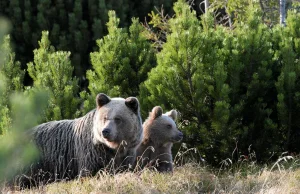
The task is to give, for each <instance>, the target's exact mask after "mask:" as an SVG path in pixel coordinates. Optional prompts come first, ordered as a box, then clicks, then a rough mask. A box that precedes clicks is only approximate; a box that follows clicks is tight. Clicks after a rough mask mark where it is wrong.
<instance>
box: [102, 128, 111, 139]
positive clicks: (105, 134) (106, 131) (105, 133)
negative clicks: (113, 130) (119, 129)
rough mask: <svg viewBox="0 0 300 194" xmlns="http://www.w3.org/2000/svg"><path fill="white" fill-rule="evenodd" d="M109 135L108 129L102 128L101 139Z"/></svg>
mask: <svg viewBox="0 0 300 194" xmlns="http://www.w3.org/2000/svg"><path fill="white" fill-rule="evenodd" d="M109 134H110V129H109V128H104V129H103V131H102V135H103V137H105V138H107V137H108V136H109Z"/></svg>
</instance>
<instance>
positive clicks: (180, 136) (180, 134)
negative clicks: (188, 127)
mask: <svg viewBox="0 0 300 194" xmlns="http://www.w3.org/2000/svg"><path fill="white" fill-rule="evenodd" d="M178 137H179V138H180V139H182V138H183V133H182V132H181V131H180V132H179V134H178Z"/></svg>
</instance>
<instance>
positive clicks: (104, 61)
mask: <svg viewBox="0 0 300 194" xmlns="http://www.w3.org/2000/svg"><path fill="white" fill-rule="evenodd" d="M118 25H119V18H117V17H116V15H115V12H113V11H111V12H109V22H108V23H107V27H108V32H109V34H108V35H107V36H105V37H104V38H103V39H100V40H98V41H97V43H98V46H99V51H98V52H93V53H91V62H92V65H93V68H94V71H92V70H89V71H88V72H87V79H88V80H89V90H90V91H91V94H92V96H93V98H94V96H96V95H97V94H98V93H99V92H104V93H106V94H108V95H110V96H138V95H139V85H140V84H141V83H142V82H144V81H145V80H146V78H147V73H148V72H149V71H150V70H151V68H152V67H154V66H155V65H156V59H155V54H154V49H153V48H152V47H151V44H150V43H149V42H148V41H147V40H146V38H144V37H143V35H142V34H141V33H142V31H143V27H142V26H141V25H140V24H139V22H138V20H137V19H132V25H131V26H130V28H129V32H126V30H125V29H122V28H118ZM93 102H94V100H93Z"/></svg>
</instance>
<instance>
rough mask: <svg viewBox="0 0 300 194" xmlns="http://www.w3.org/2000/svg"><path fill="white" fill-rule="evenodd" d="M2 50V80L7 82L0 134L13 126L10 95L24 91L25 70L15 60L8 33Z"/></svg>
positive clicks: (1, 103)
mask: <svg viewBox="0 0 300 194" xmlns="http://www.w3.org/2000/svg"><path fill="white" fill-rule="evenodd" d="M0 47H1V48H0V49H1V52H2V54H3V55H2V56H1V57H2V61H1V62H2V64H1V66H0V74H1V75H5V76H1V78H0V81H1V82H2V83H4V84H5V87H3V90H2V91H1V93H0V134H3V133H5V132H7V131H8V129H9V128H10V127H11V115H10V109H11V106H10V103H9V96H10V95H11V94H12V93H14V92H17V91H23V78H24V74H25V72H24V71H22V70H21V64H20V62H18V61H15V53H14V52H13V51H12V49H11V45H10V37H9V35H7V36H6V37H5V38H4V41H3V43H2V45H0Z"/></svg>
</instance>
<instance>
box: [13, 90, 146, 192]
mask: <svg viewBox="0 0 300 194" xmlns="http://www.w3.org/2000/svg"><path fill="white" fill-rule="evenodd" d="M96 104H97V107H96V109H94V110H92V111H90V112H89V113H87V114H86V115H85V116H83V117H81V118H77V119H74V120H61V121H51V122H48V123H43V124H41V125H38V126H36V127H35V128H34V129H33V130H32V132H33V141H34V142H35V144H36V145H37V147H38V148H39V150H40V158H39V160H38V161H36V162H35V163H34V164H32V165H31V167H30V168H28V169H27V170H25V171H24V172H21V173H20V174H22V175H20V176H16V177H15V181H16V182H15V183H16V184H18V185H20V186H21V187H30V186H37V185H38V184H40V183H41V184H44V183H48V182H53V181H58V180H61V179H74V178H76V177H80V176H86V175H93V174H95V173H97V172H98V171H99V170H100V169H104V168H107V167H108V166H111V165H113V166H112V167H115V168H113V169H116V168H120V167H125V168H128V167H130V166H132V165H133V162H134V160H135V157H136V149H137V146H138V145H139V144H140V142H141V140H142V132H143V131H142V121H141V118H140V109H139V102H138V100H137V99H136V98H134V97H129V98H127V99H123V98H112V99H111V98H109V97H108V96H106V95H105V94H98V96H97V97H96ZM105 129H106V130H107V131H109V132H108V133H107V136H106V137H104V133H103V131H104V130H105ZM24 175H25V176H24Z"/></svg>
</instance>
